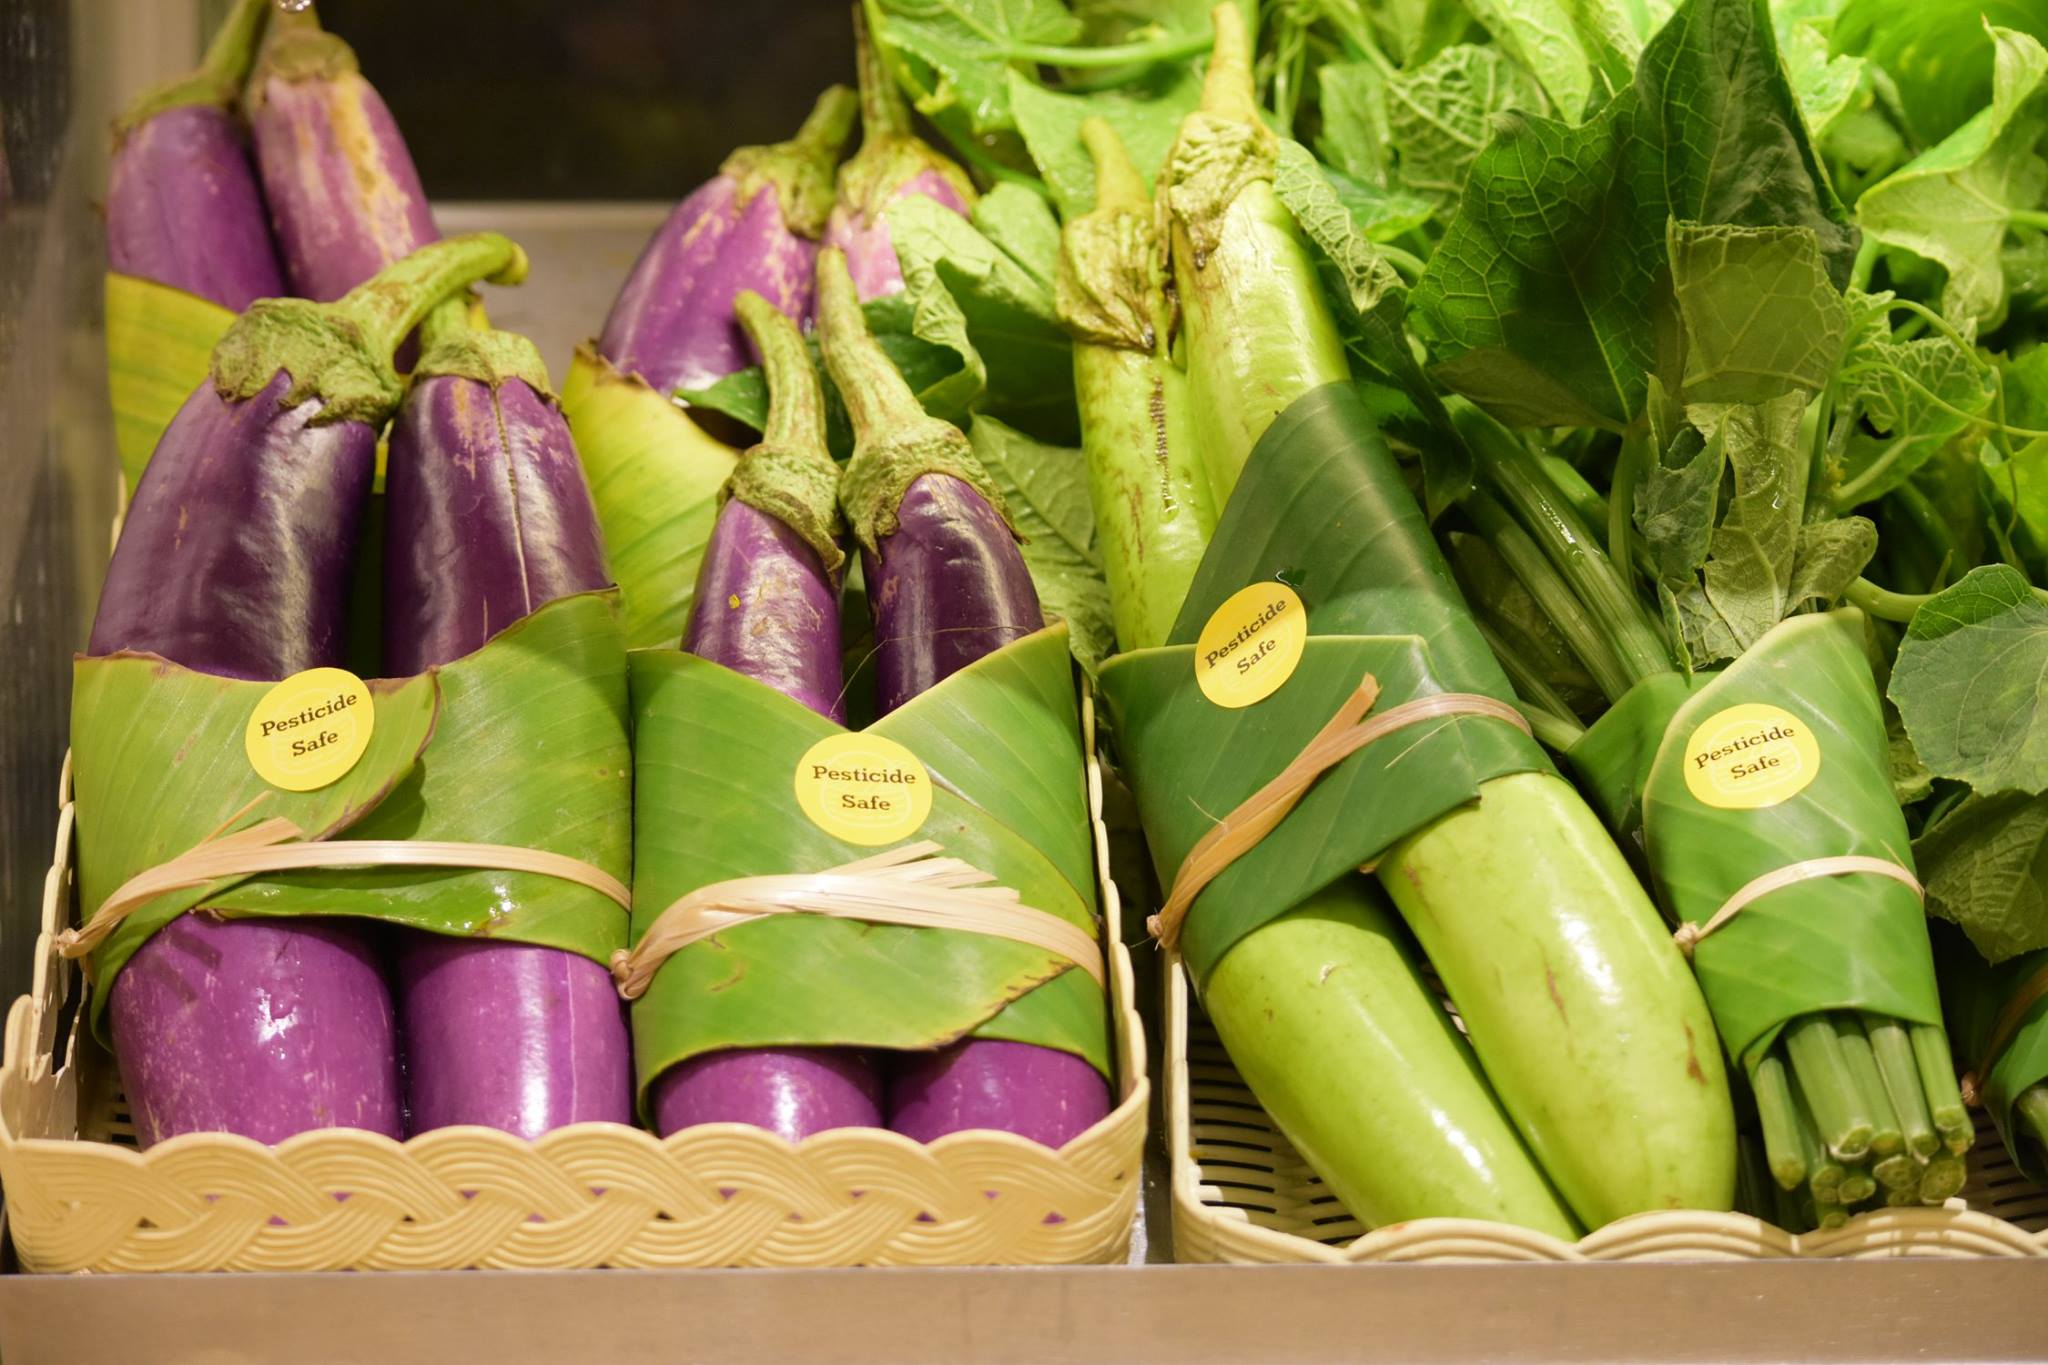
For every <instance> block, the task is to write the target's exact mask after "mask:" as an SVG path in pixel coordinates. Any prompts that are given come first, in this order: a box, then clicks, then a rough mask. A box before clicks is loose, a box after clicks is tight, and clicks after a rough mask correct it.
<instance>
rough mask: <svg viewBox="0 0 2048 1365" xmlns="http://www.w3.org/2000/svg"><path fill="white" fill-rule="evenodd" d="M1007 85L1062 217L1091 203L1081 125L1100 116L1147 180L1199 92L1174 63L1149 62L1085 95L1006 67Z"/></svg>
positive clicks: (1190, 75) (1091, 171)
mask: <svg viewBox="0 0 2048 1365" xmlns="http://www.w3.org/2000/svg"><path fill="white" fill-rule="evenodd" d="M1009 82H1010V107H1011V110H1012V111H1013V112H1014V113H1015V115H1016V119H1017V130H1018V132H1020V133H1022V134H1023V136H1024V145H1025V146H1026V147H1028V148H1030V150H1031V159H1032V160H1033V161H1036V162H1037V163H1038V170H1039V174H1041V175H1043V176H1044V177H1045V185H1046V188H1047V189H1049V190H1051V191H1052V196H1053V199H1054V201H1055V202H1057V203H1058V204H1059V208H1060V216H1061V217H1062V218H1067V219H1072V218H1075V217H1077V216H1079V215H1081V214H1083V213H1086V212H1088V211H1089V210H1090V209H1092V208H1094V207H1095V162H1094V159H1093V158H1092V157H1090V156H1089V155H1088V149H1087V148H1086V147H1085V146H1083V145H1082V143H1081V125H1082V123H1084V122H1086V121H1087V120H1088V119H1091V118H1101V119H1103V120H1105V121H1106V122H1107V123H1108V124H1109V126H1110V127H1112V128H1114V129H1116V132H1117V136H1118V137H1120V138H1122V139H1123V144H1124V147H1125V149H1126V150H1128V151H1129V152H1130V154H1131V160H1132V162H1133V163H1134V164H1135V165H1136V166H1137V168H1138V173H1139V174H1140V175H1143V176H1144V177H1145V180H1146V183H1147V184H1148V185H1149V184H1150V183H1151V181H1152V177H1153V176H1154V175H1155V174H1156V173H1157V172H1158V170H1159V168H1160V166H1161V165H1162V164H1164V163H1165V161H1166V154H1167V152H1168V151H1170V150H1171V149H1172V147H1173V142H1174V139H1175V138H1176V137H1178V136H1179V134H1180V122H1181V120H1182V119H1183V118H1185V117H1186V116H1187V114H1188V113H1189V111H1191V110H1192V109H1193V108H1194V107H1195V104H1196V102H1197V101H1198V100H1199V99H1200V98H1201V94H1202V82H1201V80H1200V78H1199V77H1198V76H1197V75H1196V74H1195V72H1194V70H1193V68H1191V67H1189V66H1187V65H1185V64H1181V63H1171V64H1165V65H1161V66H1159V67H1156V68H1155V69H1153V70H1152V71H1150V72H1148V73H1146V74H1145V76H1143V77H1142V78H1141V79H1140V80H1139V81H1138V82H1136V83H1135V84H1132V85H1129V86H1119V87H1117V88H1115V89H1112V90H1102V91H1090V92H1088V93H1086V94H1074V93H1070V92H1067V91H1063V90H1050V89H1047V88H1046V87H1044V86H1042V85H1040V84H1038V83H1037V82H1036V81H1034V80H1032V79H1031V78H1030V77H1028V76H1026V75H1024V74H1023V73H1022V72H1020V71H1012V72H1010V75H1009Z"/></svg>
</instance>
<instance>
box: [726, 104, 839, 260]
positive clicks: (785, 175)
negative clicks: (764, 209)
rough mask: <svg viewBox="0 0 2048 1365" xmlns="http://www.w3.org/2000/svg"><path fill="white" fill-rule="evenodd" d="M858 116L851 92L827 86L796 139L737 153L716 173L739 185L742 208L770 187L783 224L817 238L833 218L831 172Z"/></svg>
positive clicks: (797, 231) (737, 151)
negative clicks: (780, 209) (828, 220)
mask: <svg viewBox="0 0 2048 1365" xmlns="http://www.w3.org/2000/svg"><path fill="white" fill-rule="evenodd" d="M859 112H860V99H859V97H858V96H856V95H855V94H854V93H853V91H851V90H849V89H847V88H846V87H845V86H843V85H835V86H832V87H831V88H829V89H828V90H826V91H825V93H824V94H822V95H820V96H818V100H817V103H815V104H813V105H812V106H811V112H810V116H809V117H808V118H806V119H805V120H804V122H803V126H802V127H801V128H799V129H797V132H796V136H795V137H793V138H791V139H790V140H789V141H787V142H777V143H772V144H770V145H768V146H765V147H741V148H739V149H738V150H736V151H734V152H733V154H732V155H731V156H728V157H727V158H726V159H725V163H724V164H723V165H721V166H720V167H719V168H718V172H719V174H720V175H724V176H728V177H730V178H731V179H733V180H734V181H737V182H738V184H739V195H738V198H739V206H740V207H741V208H745V207H746V206H747V205H748V204H749V203H751V202H752V201H753V198H754V196H755V195H756V194H759V193H760V192H761V191H762V190H764V189H769V188H771V187H772V188H773V189H774V191H775V193H776V196H777V197H778V198H779V199H780V200H781V201H782V221H783V223H784V224H785V225H786V226H787V227H788V228H789V230H790V231H791V232H794V233H796V234H798V235H799V236H803V237H810V238H816V237H817V236H818V235H819V234H820V233H822V232H824V230H825V219H826V217H827V216H829V215H830V214H831V212H832V172H833V169H834V168H835V167H837V166H838V164H839V154H840V153H841V152H842V151H844V150H845V149H846V139H847V138H849V137H851V136H852V135H853V120H854V116H855V115H856V114H858V113H859Z"/></svg>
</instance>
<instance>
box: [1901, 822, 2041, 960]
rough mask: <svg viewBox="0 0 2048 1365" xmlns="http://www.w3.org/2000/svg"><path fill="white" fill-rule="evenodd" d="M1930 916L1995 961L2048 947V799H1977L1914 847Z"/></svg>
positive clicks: (1929, 831) (1930, 831) (1931, 831)
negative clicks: (1947, 923)
mask: <svg viewBox="0 0 2048 1365" xmlns="http://www.w3.org/2000/svg"><path fill="white" fill-rule="evenodd" d="M1913 857H1914V860H1915V861H1916V862H1918V863H1919V865H1920V877H1921V880H1922V882H1923V883H1924V884H1925V885H1926V887H1927V909H1928V911H1929V912H1930V913H1932V914H1935V915H1939V916H1940V917H1941V918H1943V919H1945V920H1948V921H1950V922H1952V923H1954V924H1957V925H1960V926H1961V927H1962V929H1963V932H1964V933H1966V934H1968V935H1969V936H1970V942H1971V943H1973V944H1975V945H1976V948H1977V951H1978V952H1980V953H1982V954H1983V955H1984V957H1985V959H1986V960H1987V961H1990V962H1994V963H1996V962H2003V961H2005V960H2006V959H2007V958H2012V957H2017V956H2019V955H2020V954H2021V953H2025V952H2031V951H2033V950H2034V949H2037V948H2044V947H2048V796H2027V795H2024V794H2022V793H2020V792H2005V793H2002V794H2000V795H1997V796H1972V797H1970V798H1969V799H1968V800H1966V801H1964V802H1963V803H1962V804H1961V805H1959V806H1957V807H1956V808H1955V809H1954V810H1952V811H1950V812H1949V813H1948V814H1947V815H1945V816H1943V817H1942V818H1941V819H1940V820H1939V821H1938V822H1936V823H1935V825H1934V826H1933V827H1932V828H1931V829H1929V830H1928V831H1927V832H1926V833H1925V834H1922V835H1921V836H1920V837H1919V838H1918V839H1916V840H1914V841H1913Z"/></svg>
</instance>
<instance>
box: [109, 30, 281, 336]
mask: <svg viewBox="0 0 2048 1365" xmlns="http://www.w3.org/2000/svg"><path fill="white" fill-rule="evenodd" d="M270 4H271V0H239V3H237V4H236V6H235V8H234V10H233V11H232V12H230V13H229V15H228V18H227V22H226V23H224V24H222V25H221V27H220V31H219V32H218V33H216V34H215V35H214V38H213V42H212V43H211V44H210V45H209V46H208V47H207V49H206V57H205V59H204V60H203V61H202V62H200V64H199V68H198V70H196V71H194V72H192V73H191V74H190V75H188V76H185V77H182V78H180V79H178V80H175V81H172V82H170V83H169V84H167V85H162V86H158V87H157V88H156V89H154V90H151V91H149V92H148V93H146V94H144V95H143V96H142V97H141V98H140V99H138V100H137V101H136V102H135V103H134V104H133V105H131V106H130V107H129V108H128V111H127V112H126V113H124V114H123V115H122V116H121V117H120V118H119V119H118V120H116V121H115V124H114V158H113V166H112V168H111V170H110V171H109V174H108V180H107V264H108V265H109V266H111V267H112V268H113V269H115V270H117V271H119V272H120V273H122V274H124V275H134V276H137V277H138V278H141V279H145V280H154V281H156V282H157V283H158V284H167V285H170V286H171V287H172V288H174V289H182V290H184V291H185V292H186V293H188V294H197V295H199V296H200V297H201V298H204V299H210V300H212V301H213V302H214V303H217V304H219V305H220V306H221V307H223V308H228V309H232V310H233V311H235V312H237V313H239V312H241V311H242V310H243V309H244V308H247V307H248V306H249V304H250V303H251V302H253V301H254V300H256V299H269V298H276V297H278V296H279V295H281V294H283V293H284V292H285V284H284V269H283V267H282V266H281V265H280V264H279V263H278V259H277V244H276V243H275V242H274V241H272V240H271V236H270V214H269V211H268V210H267V209H265V207H264V205H263V191H262V189H261V188H260V187H259V186H258V184H257V182H256V167H255V164H254V162H253V161H252V160H251V159H250V156H249V142H248V138H247V136H246V135H245V134H244V132H243V130H242V126H241V121H240V119H239V118H238V117H237V116H236V114H235V108H236V105H237V104H238V103H239V101H240V99H241V94H242V81H243V79H244V78H245V77H246V76H247V75H248V72H249V64H250V62H251V61H253V60H254V58H255V55H256V41H257V38H258V35H260V34H261V33H262V31H263V21H264V16H265V15H266V14H268V13H269V11H270Z"/></svg>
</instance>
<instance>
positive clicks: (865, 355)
mask: <svg viewBox="0 0 2048 1365" xmlns="http://www.w3.org/2000/svg"><path fill="white" fill-rule="evenodd" d="M818 341H819V345H820V348H821V349H822V350H823V351H824V353H825V368H826V369H828V370H830V371H831V372H832V382H833V383H834V384H836V385H838V387H839V397H840V400H841V401H842V402H844V403H845V404H846V411H847V415H848V416H850V417H851V418H852V419H853V458H852V459H851V460H849V461H847V464H846V472H845V474H843V475H842V476H840V480H839V505H840V506H841V507H844V508H845V509H846V520H847V524H848V525H849V526H850V527H852V529H853V534H854V536H855V537H856V538H858V539H859V541H860V543H861V545H862V546H864V547H865V548H866V549H867V550H868V551H869V552H871V553H876V554H879V553H880V552H881V544H882V542H883V541H884V540H887V539H888V538H889V537H890V536H892V535H894V534H896V514H897V508H898V506H899V505H900V504H901V503H902V501H903V495H904V494H905V493H906V492H908V491H909V490H910V485H911V484H913V483H915V482H917V480H918V479H920V478H922V477H923V476H924V475H926V474H949V475H951V476H952V477H954V478H956V479H958V480H960V481H961V482H962V483H964V484H966V485H967V486H968V487H969V488H972V489H973V490H974V491H975V492H977V493H979V494H980V495H981V496H982V497H983V498H984V499H985V500H986V501H987V502H988V505H989V506H990V507H992V508H994V509H995V511H996V515H997V516H1000V517H1001V518H1002V519H1003V520H1004V522H1005V523H1007V524H1009V525H1010V529H1011V533H1012V534H1015V532H1016V525H1015V523H1013V522H1010V514H1009V512H1008V511H1007V510H1006V509H1005V508H1004V506H1003V499H1002V494H1001V493H1000V492H998V491H997V489H996V486H995V483H994V481H992V480H991V479H990V478H989V476H988V471H987V470H986V469H984V468H982V465H981V461H980V460H978V459H976V458H975V455H974V447H973V446H972V445H970V444H969V443H968V440H967V436H966V433H964V432H962V431H961V430H960V429H959V428H958V427H956V426H954V425H953V424H952V423H950V422H942V421H940V420H939V419H938V418H936V417H933V416H932V415H931V414H929V413H927V412H926V411H925V410H924V408H923V407H922V406H921V405H920V404H919V403H918V401H917V395H916V394H914V393H912V392H911V391H910V386H909V385H908V384H906V383H904V382H903V376H902V375H901V374H899V373H897V371H896V366H895V365H894V364H893V363H892V362H891V361H890V359H889V357H888V356H887V355H886V354H884V353H883V351H882V348H881V347H880V346H878V345H876V344H875V339H874V337H873V336H871V335H870V334H869V332H868V324H867V317H866V315H865V314H863V313H862V312H861V308H860V298H859V296H858V295H857V294H855V293H854V289H853V276H852V275H850V274H848V273H847V269H846V257H845V255H844V254H843V253H842V252H840V251H838V250H836V249H832V248H827V249H826V250H824V251H822V252H820V253H818Z"/></svg>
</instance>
